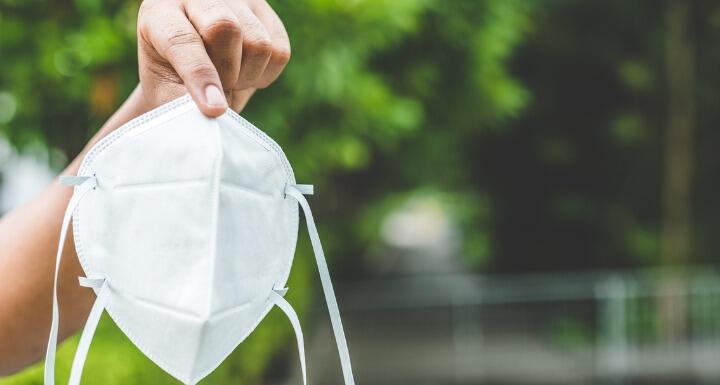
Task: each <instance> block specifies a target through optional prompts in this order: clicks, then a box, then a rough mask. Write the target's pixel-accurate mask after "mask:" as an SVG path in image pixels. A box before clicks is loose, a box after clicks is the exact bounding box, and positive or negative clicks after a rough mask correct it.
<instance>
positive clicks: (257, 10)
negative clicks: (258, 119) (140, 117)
mask: <svg viewBox="0 0 720 385" xmlns="http://www.w3.org/2000/svg"><path fill="white" fill-rule="evenodd" d="M137 38H138V63H139V67H140V68H139V72H140V85H141V88H142V93H143V96H144V98H145V100H146V102H147V103H149V107H150V108H152V107H157V106H159V105H161V104H163V103H165V102H168V101H170V100H172V99H174V98H176V97H178V96H180V95H183V94H185V93H189V94H190V95H191V96H192V98H193V100H195V102H196V103H197V105H198V107H199V108H200V110H201V111H202V112H203V113H204V114H205V115H208V116H211V117H215V116H218V115H221V114H222V113H224V112H225V110H226V109H227V107H228V106H230V108H232V109H234V110H236V111H239V110H241V109H242V108H243V107H244V106H245V103H247V101H248V99H249V98H250V96H252V94H253V93H254V92H255V90H256V89H258V88H264V87H267V86H269V85H270V84H271V83H272V82H273V81H275V79H277V78H278V76H279V75H280V73H281V72H282V70H283V68H285V64H287V62H288V60H289V59H290V42H289V39H288V35H287V32H286V31H285V27H284V26H283V24H282V22H281V21H280V18H279V17H278V16H277V15H276V14H275V12H274V11H273V9H272V8H271V7H270V6H269V5H268V4H267V3H266V2H265V0H144V1H143V3H142V5H141V6H140V12H139V15H138V22H137Z"/></svg>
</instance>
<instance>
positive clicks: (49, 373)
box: [45, 177, 97, 385]
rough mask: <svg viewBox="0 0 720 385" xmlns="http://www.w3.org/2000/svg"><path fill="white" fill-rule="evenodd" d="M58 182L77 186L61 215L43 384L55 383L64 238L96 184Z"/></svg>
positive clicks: (81, 179)
mask: <svg viewBox="0 0 720 385" xmlns="http://www.w3.org/2000/svg"><path fill="white" fill-rule="evenodd" d="M60 182H61V183H63V184H69V185H76V186H78V188H76V189H75V193H74V194H73V196H72V198H70V202H69V203H68V205H67V209H65V215H64V216H63V221H62V227H61V228H60V241H59V242H58V249H57V254H56V256H55V277H54V279H53V304H52V323H51V325H50V336H49V338H48V346H47V353H46V354H45V385H54V384H55V350H56V348H57V337H58V321H59V320H60V311H59V309H58V300H57V281H58V274H59V272H60V261H61V259H62V251H63V246H64V245H65V238H66V237H67V231H68V226H69V224H70V219H72V216H73V213H74V212H75V208H76V207H77V205H78V203H80V200H81V199H82V197H83V196H85V194H86V193H87V192H88V191H90V190H92V189H93V188H95V186H97V180H96V179H95V178H94V177H73V178H68V179H65V178H61V179H60ZM76 183H79V184H76Z"/></svg>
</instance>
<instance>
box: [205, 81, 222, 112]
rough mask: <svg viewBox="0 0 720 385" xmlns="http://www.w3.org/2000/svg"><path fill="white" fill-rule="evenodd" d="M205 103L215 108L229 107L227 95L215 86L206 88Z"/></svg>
mask: <svg viewBox="0 0 720 385" xmlns="http://www.w3.org/2000/svg"><path fill="white" fill-rule="evenodd" d="M205 101H206V102H207V104H209V105H211V106H213V107H227V101H226V100H225V95H223V93H222V91H220V88H218V87H217V86H216V85H214V84H210V85H209V86H207V87H205Z"/></svg>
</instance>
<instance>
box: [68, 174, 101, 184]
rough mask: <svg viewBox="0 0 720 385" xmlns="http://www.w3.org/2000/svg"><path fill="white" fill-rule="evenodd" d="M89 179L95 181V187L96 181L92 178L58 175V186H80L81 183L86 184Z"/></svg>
mask: <svg viewBox="0 0 720 385" xmlns="http://www.w3.org/2000/svg"><path fill="white" fill-rule="evenodd" d="M89 179H93V180H95V185H96V186H97V180H96V179H95V177H94V176H69V175H60V184H61V185H63V186H80V185H82V184H83V183H85V182H87V181H88V180H89Z"/></svg>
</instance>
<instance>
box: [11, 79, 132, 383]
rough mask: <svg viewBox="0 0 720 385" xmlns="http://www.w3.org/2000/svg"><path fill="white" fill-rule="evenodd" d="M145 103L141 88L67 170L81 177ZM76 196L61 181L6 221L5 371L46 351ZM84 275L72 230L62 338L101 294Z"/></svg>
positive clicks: (62, 287) (61, 289) (63, 281)
mask: <svg viewBox="0 0 720 385" xmlns="http://www.w3.org/2000/svg"><path fill="white" fill-rule="evenodd" d="M144 106H145V103H144V101H143V100H142V96H141V94H140V92H139V90H135V91H134V92H133V94H132V95H131V96H130V97H129V98H128V99H127V101H126V102H125V103H124V104H123V106H122V107H120V109H119V110H118V111H117V112H116V113H115V114H114V115H113V116H112V117H111V118H110V119H109V120H108V121H107V122H106V123H105V125H104V126H103V127H102V128H101V129H100V131H99V132H98V133H97V134H96V135H95V136H94V137H93V138H92V140H91V141H90V142H89V143H88V146H87V147H86V149H85V150H83V152H82V153H81V154H80V155H78V157H77V158H76V159H75V160H74V161H73V162H72V163H70V165H69V166H68V167H67V169H65V171H64V172H63V174H64V175H75V174H76V173H77V170H78V167H79V166H80V161H81V160H82V157H83V156H84V154H85V152H86V151H87V149H88V148H89V147H91V146H92V145H93V144H94V143H95V142H97V141H98V140H100V138H102V137H103V136H105V135H107V134H108V133H109V132H111V131H112V130H114V129H116V128H117V127H119V126H121V125H122V124H123V123H125V122H127V121H129V120H130V119H132V118H133V117H135V116H138V115H140V114H142V113H143V112H145V109H146V108H145V107H144ZM71 195H72V188H69V187H65V186H61V185H60V184H59V183H58V182H57V180H56V181H54V182H53V183H52V184H51V185H50V186H48V187H47V189H46V190H45V191H44V192H42V193H41V194H40V195H39V196H37V197H36V198H35V199H33V200H32V201H31V202H29V203H27V204H26V205H24V206H22V207H20V208H18V209H16V210H14V211H12V212H10V213H9V214H7V215H5V216H4V217H3V218H2V219H0V272H2V278H1V279H0V375H6V374H10V373H13V372H16V371H18V370H20V369H22V368H23V367H25V366H26V365H27V364H28V363H30V362H34V361H37V360H39V359H41V358H42V357H43V355H44V354H45V348H46V346H47V338H48V331H49V330H50V314H51V310H52V309H51V307H52V285H53V271H54V269H55V260H54V256H55V252H56V250H57V244H58V240H59V237H60V226H61V222H62V217H63V213H64V212H65V208H66V206H67V204H68V201H69V200H70V196H71ZM81 275H84V273H83V272H82V268H81V267H80V263H79V262H78V258H77V254H76V253H75V246H74V242H73V239H72V231H70V232H69V233H68V241H67V242H66V243H65V247H64V250H63V260H62V265H61V267H60V277H59V286H58V296H59V301H60V314H61V318H60V339H61V340H62V339H65V338H67V337H68V336H69V335H71V334H72V333H73V332H74V331H76V330H77V329H79V328H80V327H81V326H82V324H83V322H84V319H85V317H86V316H87V314H88V312H89V310H90V306H92V301H93V299H94V298H95V296H94V294H93V292H92V290H88V289H86V288H83V287H81V286H79V285H78V283H77V277H78V276H81Z"/></svg>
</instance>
